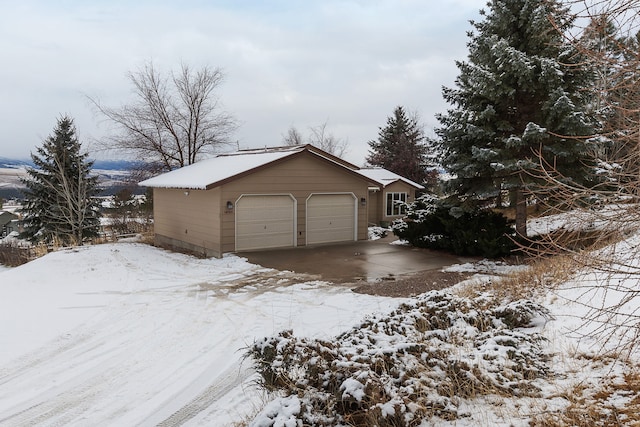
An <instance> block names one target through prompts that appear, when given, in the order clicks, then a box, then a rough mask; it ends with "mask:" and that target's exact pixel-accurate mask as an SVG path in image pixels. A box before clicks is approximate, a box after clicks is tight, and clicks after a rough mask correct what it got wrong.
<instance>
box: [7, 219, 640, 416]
mask: <svg viewBox="0 0 640 427" xmlns="http://www.w3.org/2000/svg"><path fill="white" fill-rule="evenodd" d="M549 220H550V221H551V223H550V225H544V228H549V227H550V228H553V227H555V226H556V225H555V223H556V222H558V221H557V218H556V219H553V218H550V219H549ZM538 225H539V226H542V225H543V224H542V222H540V224H538ZM638 247H640V237H637V236H636V237H632V238H630V239H629V240H628V241H625V242H622V243H620V244H619V245H617V246H616V247H615V248H614V249H613V251H614V252H615V253H617V254H619V255H620V256H619V257H618V261H619V262H620V263H621V265H624V266H625V268H629V269H631V268H635V269H636V270H634V272H640V257H637V256H636V251H637V249H636V248H638ZM625 257H626V259H625ZM520 268H521V267H514V266H507V265H504V264H500V263H491V262H486V261H483V262H480V263H475V264H462V265H459V266H454V267H451V268H450V269H449V270H450V271H465V272H475V273H477V275H476V276H475V277H474V278H473V279H472V280H474V281H477V280H491V277H492V276H494V275H495V274H502V273H504V272H506V271H515V270H518V269H520ZM637 277H638V276H637V273H636V274H635V275H634V274H631V275H628V274H621V275H619V276H618V277H603V276H602V273H597V272H589V271H585V272H583V274H582V275H580V276H578V277H577V278H576V279H575V280H572V281H569V282H567V283H565V284H562V285H561V286H559V287H557V288H555V289H554V290H552V291H549V292H546V290H545V291H544V292H542V295H541V296H540V298H539V302H540V303H542V304H543V305H544V306H545V307H547V308H548V309H549V310H550V313H551V315H552V316H553V320H550V321H548V322H546V323H545V324H541V325H539V327H537V328H535V330H536V331H537V332H539V333H541V334H543V335H544V336H545V337H546V338H547V339H548V340H549V341H548V352H549V355H550V356H551V359H550V361H549V364H550V366H551V368H552V375H551V376H550V377H549V378H548V379H545V380H544V381H541V380H539V381H537V383H536V384H537V386H539V387H540V388H541V389H542V392H543V393H542V396H541V398H538V399H532V398H522V399H510V398H505V397H499V396H486V397H480V398H478V399H469V400H466V401H463V402H462V406H461V408H462V409H464V411H465V412H466V413H467V414H468V416H467V417H466V418H461V419H457V420H454V421H451V422H444V421H443V422H441V423H440V424H437V425H447V426H448V425H451V426H453V425H456V426H477V425H481V426H494V425H504V426H506V425H513V426H527V425H529V423H530V421H531V417H532V416H536V414H538V415H539V414H550V413H562V412H563V411H565V409H566V408H568V407H569V406H570V405H571V399H569V398H567V396H573V395H574V394H575V393H582V394H581V395H578V394H576V395H575V396H574V397H575V400H576V401H577V400H579V399H583V401H586V402H587V403H588V404H589V405H591V402H593V405H591V406H596V404H598V401H597V398H596V397H593V396H592V397H589V395H588V394H589V391H590V390H593V391H597V390H599V387H602V386H603V384H614V385H616V384H622V383H624V379H625V375H626V374H628V373H629V372H630V371H629V369H632V368H633V366H634V365H636V364H637V362H638V360H639V357H638V355H637V354H631V363H628V362H624V361H621V360H617V359H616V358H611V357H600V356H598V355H599V354H601V351H602V347H603V346H604V347H608V348H609V349H612V348H614V349H615V347H616V346H617V345H618V344H619V343H620V342H624V341H625V339H627V338H629V337H625V336H622V335H620V334H621V333H622V334H623V333H627V334H633V333H634V332H635V331H637V328H638V325H637V323H629V320H632V321H634V322H635V320H634V316H635V317H637V315H638V313H639V309H638V307H640V304H638V295H637V294H638V290H637ZM605 280H609V282H608V283H615V284H616V285H615V286H610V287H608V288H603V287H602V286H601V285H602V284H603V283H605ZM463 286H465V285H464V284H461V285H458V286H457V289H461V288H462V287H463ZM630 291H631V292H630ZM406 301H407V300H405V299H398V298H396V299H391V298H384V297H374V296H368V295H361V294H355V293H353V292H351V291H350V290H349V289H347V288H345V287H342V286H338V285H333V284H328V283H325V282H318V281H309V280H308V278H305V277H304V276H301V275H296V274H294V273H292V272H286V271H285V272H280V271H276V270H271V269H266V268H263V267H261V266H257V265H253V264H250V263H248V262H247V261H246V260H245V259H243V258H240V257H237V256H234V255H228V256H225V257H224V258H222V259H205V260H203V259H196V258H193V257H189V256H186V255H181V254H176V253H171V252H167V251H163V250H160V249H157V248H153V247H151V246H147V245H143V244H138V243H118V244H106V245H99V246H92V247H81V248H76V249H69V250H63V251H59V252H55V253H51V254H49V255H47V256H45V257H43V258H40V259H37V260H35V261H33V262H30V263H28V264H26V265H23V266H21V267H17V268H6V267H2V266H0V322H1V324H2V327H0V426H23V425H72V426H85V425H142V426H147V425H148V426H151V425H164V426H172V425H187V426H199V425H215V426H227V425H233V424H234V423H236V422H240V421H243V420H244V421H247V420H248V419H249V417H250V416H252V415H254V414H255V413H257V412H258V411H259V410H260V409H262V408H263V406H264V405H265V404H266V403H267V402H268V401H269V400H270V399H271V398H272V396H270V397H267V396H265V395H264V394H263V392H261V391H260V390H259V389H257V388H256V387H255V386H254V384H253V381H254V380H256V379H257V374H255V373H254V372H253V371H252V369H251V367H250V361H249V360H244V359H243V356H244V353H245V349H246V348H247V347H248V346H249V345H250V344H251V343H253V342H254V340H255V339H260V338H262V337H265V336H274V335H277V334H278V333H279V332H281V331H283V330H286V329H292V330H293V334H294V335H295V336H297V337H317V338H325V339H331V338H332V337H335V336H336V335H338V334H340V333H342V332H344V331H347V330H348V329H350V328H351V327H352V326H353V325H355V324H359V323H360V322H361V321H362V320H363V319H364V318H367V317H370V316H371V315H372V314H374V313H387V312H390V311H391V310H393V309H395V308H396V307H397V306H398V305H399V304H400V303H402V302H406ZM619 302H622V306H621V308H620V310H619V311H620V312H621V313H622V314H625V313H626V314H629V315H630V317H627V318H618V319H616V322H617V323H620V324H625V323H627V324H629V325H630V328H628V329H626V330H622V331H620V330H618V331H617V332H618V335H616V334H614V333H613V331H612V330H608V329H607V328H606V327H603V324H599V323H598V321H597V319H594V321H593V322H591V323H589V324H585V322H584V321H585V319H586V318H588V317H590V316H591V315H592V314H593V311H592V310H591V309H590V307H596V308H597V307H600V308H605V309H607V308H608V307H609V306H614V305H616V304H617V303H619ZM607 304H609V306H608V305H607ZM604 320H606V319H604ZM606 338H610V340H609V341H606V340H605V339H606ZM631 339H633V336H631ZM614 388H615V387H614ZM614 388H612V389H611V390H613V391H612V392H611V394H610V395H604V394H603V393H601V394H600V395H601V397H600V399H601V400H602V401H605V400H606V402H604V403H603V405H605V404H606V405H614V406H616V405H617V406H616V407H617V408H618V409H620V410H622V409H624V407H625V406H629V405H630V402H632V401H633V399H634V396H636V395H634V394H632V393H630V392H628V391H625V390H624V389H620V390H618V391H616V390H615V389H614ZM603 395H604V397H602V396H603ZM589 399H591V400H589ZM637 399H638V401H640V393H637ZM464 405H466V406H464ZM608 408H609V406H606V407H605V410H609V409H608ZM612 413H615V411H613V412H612ZM429 425H431V424H429Z"/></svg>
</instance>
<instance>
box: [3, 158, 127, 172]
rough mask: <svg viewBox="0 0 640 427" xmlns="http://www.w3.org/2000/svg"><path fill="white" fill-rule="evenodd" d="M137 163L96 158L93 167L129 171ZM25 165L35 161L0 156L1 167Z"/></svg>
mask: <svg viewBox="0 0 640 427" xmlns="http://www.w3.org/2000/svg"><path fill="white" fill-rule="evenodd" d="M137 164H138V162H134V161H131V160H94V162H93V169H105V170H114V171H129V170H131V169H132V168H133V167H135V166H136V165H137ZM24 167H33V162H32V161H31V160H30V159H10V158H8V157H0V168H6V169H18V168H24Z"/></svg>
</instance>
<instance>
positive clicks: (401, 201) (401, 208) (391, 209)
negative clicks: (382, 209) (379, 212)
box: [387, 193, 407, 216]
mask: <svg viewBox="0 0 640 427" xmlns="http://www.w3.org/2000/svg"><path fill="white" fill-rule="evenodd" d="M405 203H407V193H387V216H397V215H404V214H405V213H406V212H407V206H406V205H405Z"/></svg>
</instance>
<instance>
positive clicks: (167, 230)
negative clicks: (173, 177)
mask: <svg viewBox="0 0 640 427" xmlns="http://www.w3.org/2000/svg"><path fill="white" fill-rule="evenodd" d="M221 209H222V206H221V203H220V188H215V189H212V190H188V191H187V190H177V189H167V188H156V189H155V190H154V193H153V216H154V231H155V234H156V239H157V240H158V241H159V242H160V243H161V244H165V245H170V246H177V247H179V248H182V249H186V250H190V251H194V252H198V253H202V254H204V255H205V256H220V255H221V247H220V216H221Z"/></svg>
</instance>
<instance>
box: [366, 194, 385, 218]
mask: <svg viewBox="0 0 640 427" xmlns="http://www.w3.org/2000/svg"><path fill="white" fill-rule="evenodd" d="M381 203H382V197H381V196H380V190H369V203H368V206H367V210H368V211H369V216H368V220H369V224H370V225H380V220H381V219H382V204H381Z"/></svg>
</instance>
